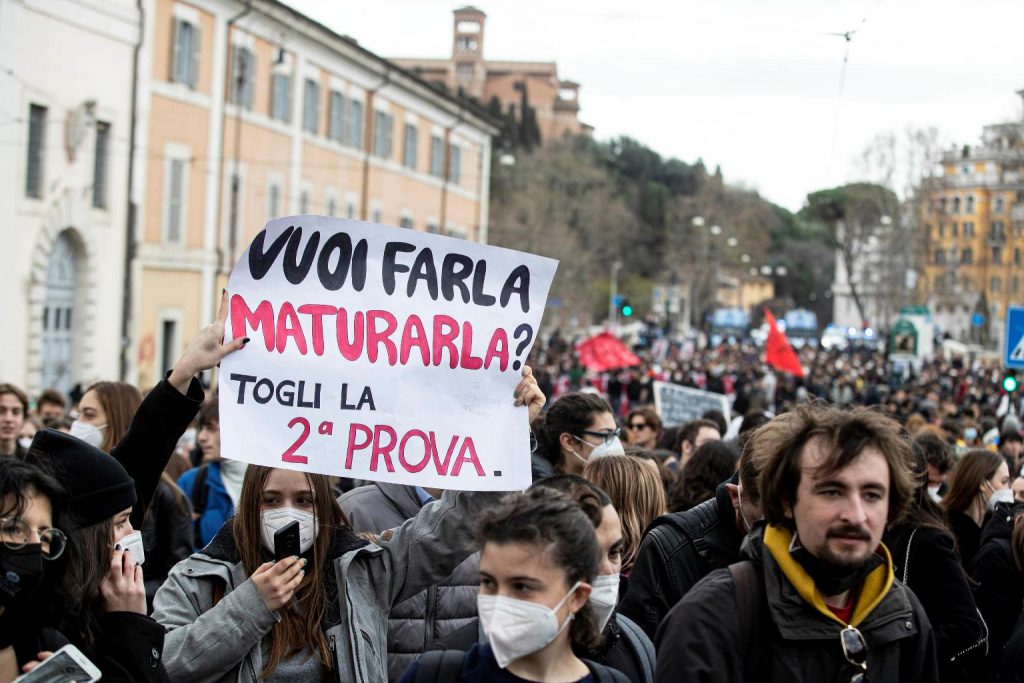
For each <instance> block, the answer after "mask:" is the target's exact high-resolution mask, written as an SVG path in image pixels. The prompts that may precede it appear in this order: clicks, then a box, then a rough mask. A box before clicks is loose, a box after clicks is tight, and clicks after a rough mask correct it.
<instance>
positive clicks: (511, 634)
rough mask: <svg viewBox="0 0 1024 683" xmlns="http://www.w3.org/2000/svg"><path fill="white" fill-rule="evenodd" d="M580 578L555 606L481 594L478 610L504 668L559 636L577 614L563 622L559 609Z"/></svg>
mask: <svg viewBox="0 0 1024 683" xmlns="http://www.w3.org/2000/svg"><path fill="white" fill-rule="evenodd" d="M579 585H580V583H579V581H577V582H576V585H574V586H573V587H572V588H571V589H570V590H569V592H568V593H566V594H565V597H564V598H562V599H561V600H559V601H558V604H557V605H555V607H554V609H552V608H550V607H548V606H547V605H541V604H540V603H536V602H529V601H527V600H517V599H516V598H507V597H505V596H503V595H478V596H477V597H476V607H477V613H478V614H479V615H480V625H481V626H483V629H484V633H485V634H487V640H488V641H489V642H490V644H491V650H493V651H494V659H495V660H496V661H497V662H498V666H499V667H500V668H502V669H504V668H507V667H508V665H509V664H511V663H512V662H514V661H516V660H517V659H520V658H522V657H525V656H526V655H531V654H533V653H534V652H537V651H538V650H541V649H543V648H545V647H547V646H548V645H549V644H550V643H551V641H553V640H554V639H555V638H557V637H558V634H559V633H561V632H562V629H564V628H565V627H566V626H567V625H568V624H569V622H570V621H572V619H573V616H574V615H572V614H570V615H569V616H568V617H567V618H566V620H565V621H563V622H562V623H561V624H559V623H558V614H557V610H558V609H559V608H560V607H561V606H562V605H564V604H565V601H566V600H568V599H569V596H570V595H572V594H573V593H575V592H576V588H577V587H579Z"/></svg>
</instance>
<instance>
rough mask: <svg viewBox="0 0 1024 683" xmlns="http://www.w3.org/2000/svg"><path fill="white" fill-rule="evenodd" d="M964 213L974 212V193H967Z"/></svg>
mask: <svg viewBox="0 0 1024 683" xmlns="http://www.w3.org/2000/svg"><path fill="white" fill-rule="evenodd" d="M966 213H974V195H973V194H969V195H967V211H966Z"/></svg>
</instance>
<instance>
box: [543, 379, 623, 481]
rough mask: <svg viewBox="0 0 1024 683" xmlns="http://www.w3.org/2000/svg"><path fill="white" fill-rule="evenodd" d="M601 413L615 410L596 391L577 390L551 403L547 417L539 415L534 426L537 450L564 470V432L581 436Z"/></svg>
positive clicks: (558, 468)
mask: <svg viewBox="0 0 1024 683" xmlns="http://www.w3.org/2000/svg"><path fill="white" fill-rule="evenodd" d="M598 413H612V407H611V406H610V405H608V401H605V400H604V399H603V398H601V397H600V396H598V395H596V394H591V393H586V392H580V391H576V392H572V393H569V394H566V395H564V396H562V397H561V398H559V399H558V400H557V401H555V402H554V403H552V404H551V407H550V408H549V409H548V411H547V413H545V415H544V417H543V418H537V419H536V420H534V421H533V424H532V425H531V427H532V429H533V433H534V434H535V435H536V436H537V452H538V453H539V454H540V455H543V456H544V457H545V458H547V459H548V460H549V461H550V462H551V464H552V465H554V467H555V470H556V471H561V470H562V469H563V465H564V463H563V462H562V460H563V458H562V444H561V441H560V437H561V435H562V434H566V433H568V434H573V435H575V436H579V435H580V434H581V433H582V432H583V430H585V429H586V428H587V427H589V426H590V424H591V423H592V422H593V421H594V415H595V414H598ZM612 414H614V413H612Z"/></svg>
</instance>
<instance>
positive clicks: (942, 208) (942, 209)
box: [939, 197, 946, 213]
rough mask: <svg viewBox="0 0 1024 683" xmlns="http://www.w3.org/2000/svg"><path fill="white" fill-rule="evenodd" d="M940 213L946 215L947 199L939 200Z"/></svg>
mask: <svg viewBox="0 0 1024 683" xmlns="http://www.w3.org/2000/svg"><path fill="white" fill-rule="evenodd" d="M939 213H946V198H945V197H942V198H941V199H939Z"/></svg>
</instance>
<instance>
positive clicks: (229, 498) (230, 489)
mask: <svg viewBox="0 0 1024 683" xmlns="http://www.w3.org/2000/svg"><path fill="white" fill-rule="evenodd" d="M198 444H199V448H200V449H201V450H202V453H203V464H201V465H200V466H199V467H197V468H195V469H191V470H189V471H187V472H185V473H184V474H183V475H181V477H179V478H178V487H179V488H180V489H181V490H182V491H184V492H185V495H187V496H188V497H189V502H190V503H191V506H192V518H193V520H194V523H193V527H192V529H193V534H192V535H193V542H194V543H195V549H196V550H201V549H202V548H204V547H205V546H206V544H207V543H209V542H210V541H212V540H213V537H214V536H215V535H216V534H217V532H218V531H220V528H221V527H222V526H224V522H226V521H227V520H228V518H229V517H231V515H233V514H234V513H235V508H236V507H237V505H238V500H239V498H240V497H241V495H242V480H243V479H244V478H245V470H246V467H247V465H246V464H245V463H244V462H241V461H238V460H229V459H224V458H221V455H220V408H219V404H218V401H217V398H216V397H213V398H211V399H210V400H209V401H207V402H206V403H204V404H203V407H202V408H200V409H199V438H198Z"/></svg>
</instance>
